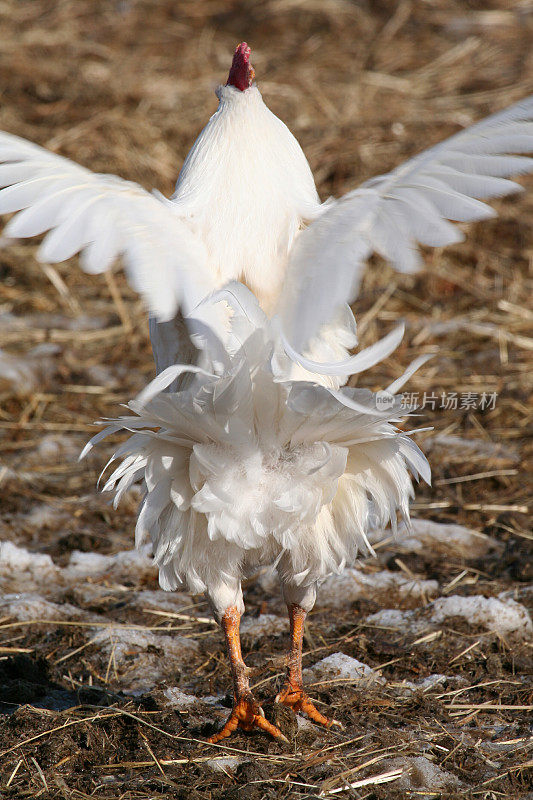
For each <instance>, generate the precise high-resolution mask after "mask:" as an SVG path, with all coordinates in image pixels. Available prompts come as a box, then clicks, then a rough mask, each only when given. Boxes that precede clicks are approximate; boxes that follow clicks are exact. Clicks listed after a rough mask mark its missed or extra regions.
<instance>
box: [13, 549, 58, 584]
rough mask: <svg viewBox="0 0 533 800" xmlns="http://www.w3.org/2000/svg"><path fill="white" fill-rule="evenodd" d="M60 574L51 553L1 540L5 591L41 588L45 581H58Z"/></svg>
mask: <svg viewBox="0 0 533 800" xmlns="http://www.w3.org/2000/svg"><path fill="white" fill-rule="evenodd" d="M59 575H60V569H59V568H58V567H56V565H55V564H54V562H53V561H52V559H51V558H50V556H49V555H46V554H45V553H32V552H31V551H29V550H27V549H26V548H25V547H18V546H17V545H16V544H14V543H13V542H0V588H1V589H2V590H3V591H4V592H7V591H13V589H14V590H25V591H29V590H30V589H35V588H40V587H41V586H42V585H43V582H44V583H46V584H48V583H50V582H53V583H55V582H57V580H58V578H59Z"/></svg>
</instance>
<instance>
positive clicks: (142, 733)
mask: <svg viewBox="0 0 533 800" xmlns="http://www.w3.org/2000/svg"><path fill="white" fill-rule="evenodd" d="M0 30H1V34H0V35H1V37H2V47H1V48H0V50H1V52H0V80H1V85H2V103H1V106H0V128H2V129H5V130H8V131H11V132H13V133H17V134H19V135H22V136H25V137H28V138H30V139H33V140H34V141H36V142H39V143H41V144H44V145H46V146H48V147H50V148H52V149H53V150H55V151H57V152H59V153H62V154H64V155H67V156H70V157H72V158H75V159H77V160H79V161H80V162H81V163H83V164H84V165H86V166H89V167H91V168H93V169H95V170H98V171H102V172H116V173H118V174H120V175H122V176H123V177H126V178H129V179H131V180H137V181H139V182H141V183H143V185H145V186H147V187H149V188H150V187H156V188H158V189H159V190H161V191H163V192H165V193H167V194H168V193H170V192H171V190H172V187H173V182H174V180H175V178H176V175H177V172H178V170H179V166H180V163H181V161H182V159H183V157H184V156H185V154H186V152H187V150H188V149H189V147H190V146H191V144H192V142H193V140H194V138H195V136H196V134H197V132H198V131H199V129H200V128H201V126H202V125H203V124H204V123H205V121H206V120H207V118H208V116H209V114H210V113H212V112H213V111H214V109H215V107H216V99H215V96H214V94H213V89H214V88H215V86H216V84H217V83H218V82H219V81H221V80H223V79H224V77H225V74H226V73H227V69H228V66H229V62H230V58H231V53H232V50H233V49H234V47H235V45H236V44H237V43H238V42H239V41H241V40H243V39H245V40H247V41H248V43H249V44H250V45H251V46H252V51H253V58H252V61H253V64H254V67H255V69H256V72H257V76H258V81H259V85H260V88H261V89H262V91H263V94H264V96H265V99H266V101H267V103H268V104H269V105H270V107H271V108H272V109H273V110H274V112H275V113H277V114H278V115H279V116H280V117H281V118H282V119H284V120H285V121H286V122H287V123H288V124H289V126H290V127H291V129H292V130H293V131H294V133H295V134H296V136H297V137H298V138H299V140H300V142H301V143H302V146H303V147H304V150H305V152H306V154H307V156H308V158H309V160H310V163H311V166H312V168H313V170H314V172H315V175H316V178H317V185H318V188H319V191H320V193H321V196H322V197H323V198H325V197H327V196H328V195H329V194H339V193H342V192H344V191H346V190H348V189H350V188H353V187H355V186H356V185H357V184H358V183H359V182H360V181H361V180H363V179H366V178H368V177H370V176H371V175H373V174H377V173H379V172H383V171H385V170H387V169H390V168H391V167H393V166H395V165H396V164H398V163H400V162H401V161H402V160H403V159H405V158H406V157H408V156H409V155H412V154H414V153H416V152H417V151H419V150H421V149H423V148H424V147H426V146H428V145H430V144H432V143H435V142H437V141H439V140H440V139H442V138H443V137H445V136H446V135H449V134H452V133H453V132H455V131H457V130H460V129H461V128H463V127H464V126H466V125H468V124H469V123H470V122H472V121H474V120H477V119H479V118H481V117H483V116H485V115H486V114H488V113H491V112H492V111H496V110H498V109H500V108H503V107H505V106H506V105H508V104H509V103H511V102H514V101H516V100H518V99H520V98H521V97H524V96H526V95H527V94H530V93H531V92H532V91H533V81H532V79H531V75H532V74H533V72H532V67H533V56H532V48H531V41H532V33H533V13H532V8H531V5H530V4H529V3H525V2H522V0H520V2H516V0H507V2H499V3H498V2H492V3H491V2H486V3H483V4H482V3H481V2H476V0H470V2H468V3H465V2H459V0H457V1H456V2H453V0H433V1H432V2H424V3H415V2H410V0H401V2H399V3H396V2H372V3H371V2H349V1H348V0H324V1H323V2H322V3H315V2H303V1H302V2H299V1H298V0H297V1H294V0H267V2H264V3H257V4H254V3H250V2H230V3H226V2H222V0H195V2H182V3H179V2H175V0H172V2H171V0H161V2H156V1H155V0H151V1H149V0H139V2H135V0H129V1H128V0H127V1H126V2H115V3H109V2H104V1H103V0H100V1H98V2H96V1H95V2H91V3H84V2H81V0H78V2H75V1H74V0H63V2H61V3H57V2H52V0H33V1H32V2H21V1H20V0H18V2H17V0H6V1H5V2H3V3H1V4H0ZM521 182H522V183H523V185H524V186H525V188H526V189H527V191H526V192H524V193H523V194H522V195H520V196H516V197H513V198H511V199H509V200H506V201H505V202H501V203H497V204H496V207H497V209H498V212H499V217H498V219H495V220H494V221H489V222H485V223H483V224H480V225H476V226H471V227H470V228H468V229H465V230H466V232H467V240H466V242H465V243H464V244H461V245H458V246H456V247H453V248H448V249H447V250H445V251H428V252H427V253H425V260H426V265H427V269H426V271H424V272H423V273H421V274H420V275H418V276H416V277H407V276H402V275H396V274H393V272H392V271H391V270H390V269H389V268H388V267H387V266H386V265H385V264H384V263H382V262H381V261H379V260H378V259H375V260H373V261H372V263H371V264H370V266H369V270H368V272H367V277H366V280H365V283H364V286H363V291H362V293H361V295H360V297H359V298H358V300H357V302H356V304H355V306H354V311H355V314H356V318H357V320H358V324H359V332H360V339H361V342H362V343H363V344H370V343H372V342H373V341H375V339H376V338H378V336H379V335H383V333H385V332H387V331H388V330H390V327H391V325H392V324H393V322H394V321H395V320H397V319H399V318H401V319H404V320H405V321H406V325H407V334H406V340H405V344H404V345H402V347H401V348H400V350H399V351H397V353H395V354H394V355H393V356H391V357H390V358H389V359H387V361H386V362H385V363H384V364H383V365H382V366H381V367H380V368H378V369H376V370H374V371H373V372H372V373H370V375H367V376H365V378H364V380H365V382H366V385H368V386H370V387H371V388H373V389H377V388H379V387H381V386H384V385H387V383H389V382H390V381H391V380H392V379H393V378H394V377H397V376H398V375H399V374H401V372H402V370H403V368H405V366H406V365H407V364H408V363H409V362H410V361H411V360H412V358H413V357H414V356H415V355H418V354H419V353H420V352H434V353H435V354H436V355H435V358H434V359H433V360H432V361H430V362H429V363H428V364H426V365H425V366H424V367H423V368H422V369H421V370H420V372H419V373H418V374H417V375H416V376H414V377H413V379H412V380H411V382H410V385H409V387H408V390H409V391H410V392H414V393H418V395H419V400H421V401H422V402H423V401H424V399H425V405H424V408H423V410H422V412H421V416H420V418H419V419H417V420H416V424H417V426H419V427H424V428H425V427H428V426H432V428H433V430H432V431H426V432H423V433H420V434H419V435H418V437H417V440H418V442H419V443H420V445H421V446H422V448H423V449H424V450H425V452H426V453H427V454H428V458H429V460H430V462H431V466H432V470H433V485H432V487H428V486H420V487H419V488H418V490H417V497H416V501H415V503H414V506H413V516H414V517H415V519H416V522H415V525H414V531H413V533H412V534H408V533H406V534H405V535H404V536H403V538H402V539H401V540H400V541H399V542H395V541H393V540H392V539H391V537H390V536H389V535H388V534H385V538H384V539H382V540H381V541H380V542H378V544H377V545H376V553H377V555H376V558H375V559H368V560H366V561H365V562H363V563H360V564H358V565H357V566H356V568H355V569H354V570H352V571H349V572H347V573H346V574H345V575H344V576H342V578H341V579H336V580H332V581H330V582H328V583H327V584H326V585H325V586H324V587H323V588H322V591H321V593H320V598H319V601H318V603H317V606H316V609H315V611H314V612H313V613H312V614H311V615H310V617H309V620H308V625H307V630H306V640H305V656H304V666H305V667H306V668H308V669H309V672H308V673H307V681H308V684H309V687H310V688H309V692H310V694H311V695H312V697H313V698H316V699H317V701H318V702H319V708H321V709H324V710H326V709H329V712H330V713H332V714H333V715H334V716H335V718H336V719H338V720H339V721H341V722H342V724H343V726H344V728H343V730H342V731H339V730H337V729H334V730H330V731H324V730H321V729H318V728H316V727H314V726H312V725H310V724H307V725H306V724H305V723H302V722H300V723H299V724H298V723H297V721H296V719H295V718H294V717H291V716H290V714H288V715H287V716H286V718H284V719H281V720H279V724H280V725H281V726H282V727H283V729H284V730H285V732H286V734H287V736H288V738H289V739H290V742H291V744H290V746H287V747H282V746H280V745H278V744H276V743H274V742H270V741H269V740H268V739H266V738H264V737H263V736H259V735H258V736H248V735H246V734H239V735H237V736H235V737H234V738H233V739H232V740H231V741H229V742H228V743H227V745H219V746H212V745H208V744H206V743H205V738H206V736H207V735H209V734H210V733H211V732H212V731H213V730H214V727H215V726H218V725H220V724H221V721H222V719H223V718H224V716H225V714H227V708H226V706H227V703H228V699H227V692H228V690H229V687H230V681H229V672H228V667H227V663H226V660H225V658H224V654H223V651H222V639H221V636H220V633H219V631H218V630H217V628H216V626H214V625H213V623H212V621H211V619H210V616H209V613H208V608H207V606H206V605H205V603H204V602H203V600H202V598H200V597H195V598H190V597H188V596H186V595H182V594H174V595H172V594H164V593H163V592H161V591H159V590H158V585H157V576H156V574H155V571H154V569H153V568H152V566H151V564H150V560H149V557H148V555H147V554H146V553H140V554H138V555H135V554H132V553H131V552H130V551H131V548H132V547H133V529H134V522H135V511H136V505H137V500H138V493H137V494H136V493H135V492H132V493H131V494H130V496H129V497H128V498H127V499H126V501H125V502H124V503H123V504H122V505H121V507H120V508H119V509H118V510H117V511H114V510H113V509H112V508H111V507H110V506H109V505H108V503H107V500H106V498H104V497H102V496H101V495H99V494H97V491H96V488H95V483H96V478H97V475H98V473H99V471H100V469H101V468H102V466H103V465H104V464H105V462H106V457H108V456H109V455H110V454H111V452H112V449H113V443H112V442H110V443H109V444H107V445H106V447H102V448H100V449H99V450H98V451H96V452H95V454H94V455H93V456H91V458H90V459H89V460H88V462H82V463H78V461H77V456H78V453H79V451H80V449H81V447H82V446H83V444H84V442H85V441H86V440H87V438H88V437H89V436H90V435H91V434H92V433H93V432H94V427H93V425H92V423H93V421H94V420H97V419H99V418H100V417H105V416H114V415H115V414H116V412H117V408H118V406H119V404H120V403H123V402H125V401H126V400H128V399H130V398H131V397H132V396H133V395H134V394H135V393H136V392H137V391H138V390H140V388H141V387H142V386H143V385H144V384H145V383H146V381H147V379H149V378H150V377H151V376H152V375H153V365H152V360H151V354H150V348H149V342H148V336H147V324H146V319H145V315H144V312H143V310H142V308H141V305H140V302H139V300H138V299H137V298H136V297H135V296H134V294H133V293H132V292H131V291H130V290H129V288H128V287H127V284H126V282H125V280H124V278H123V276H122V274H121V273H120V272H117V273H115V274H114V276H113V277H112V278H109V279H107V280H106V279H105V278H102V277H97V276H96V277H89V276H86V275H83V274H82V273H81V272H80V271H79V270H78V268H77V265H76V263H75V261H73V262H72V263H66V264H61V265H58V266H57V267H53V268H46V269H45V268H43V267H42V266H39V265H38V264H37V262H36V261H35V259H34V256H35V247H34V246H33V244H31V245H28V244H24V243H16V244H14V245H12V246H10V247H9V248H7V249H3V250H1V251H0V273H1V276H2V283H1V286H0V342H1V348H2V351H1V352H0V375H1V376H2V377H1V378H0V399H1V407H0V431H1V434H2V437H3V438H2V439H1V440H0V483H1V492H2V497H1V522H0V540H2V544H0V548H1V549H0V581H1V583H0V586H1V591H2V595H1V597H0V748H1V749H0V794H1V795H2V797H6V798H18V797H21V798H22V797H29V796H34V797H41V798H48V797H50V798H85V797H91V798H99V800H103V799H104V798H105V800H108V799H111V798H128V799H129V798H132V800H133V798H136V799H139V800H145V799H146V800H147V798H158V800H159V798H180V797H187V798H189V800H200V799H201V800H204V798H205V800H207V798H219V797H220V798H221V797H227V798H244V797H246V798H250V800H252V798H253V799H254V800H255V798H262V797H267V796H268V797H272V796H274V797H297V796H301V797H303V796H307V797H315V796H324V797H327V796H332V797H335V796H339V797H352V798H359V799H360V800H363V799H364V800H373V799H374V798H376V800H377V799H378V798H398V799H399V798H418V799H420V798H448V799H449V800H451V799H452V798H459V797H461V798H483V799H484V800H497V798H512V800H515V798H516V799H518V798H526V797H530V798H531V797H532V796H533V795H532V793H531V783H529V782H528V781H530V780H531V765H532V763H533V762H532V760H531V750H530V749H529V750H528V746H529V747H530V745H531V738H528V737H530V733H531V732H530V729H529V722H530V718H531V711H532V710H533V706H532V697H531V681H530V678H528V671H529V672H530V665H531V647H530V645H531V627H530V625H531V623H530V620H529V618H528V614H527V610H526V607H527V605H528V601H529V602H530V601H531V596H532V595H531V561H530V555H531V548H530V545H531V533H530V532H529V531H530V528H529V527H528V516H527V512H528V508H527V503H528V501H529V499H530V497H531V487H530V486H529V487H528V483H527V478H528V474H529V473H528V468H529V472H530V471H531V454H532V450H531V440H530V439H528V438H527V431H528V425H529V424H530V422H531V410H530V408H531V407H530V406H529V407H528V401H530V400H531V366H530V359H529V358H528V357H529V356H530V353H531V349H532V344H533V342H532V339H531V338H529V336H530V331H531V321H532V319H533V312H532V311H531V309H530V308H528V307H527V306H528V300H529V299H530V297H531V288H532V287H531V275H530V272H529V269H530V263H531V258H532V254H533V236H532V232H531V218H532V210H533V192H532V190H533V183H532V181H531V180H530V179H524V180H522V181H521ZM453 392H456V393H457V401H458V402H457V407H456V408H454V407H453V406H454V401H453V398H452V399H450V393H453ZM424 393H425V398H424ZM426 521H429V524H427V523H426ZM431 523H434V524H431ZM454 525H455V526H462V527H459V528H454V527H451V526H454ZM246 604H247V615H248V619H247V621H246V623H245V629H244V634H243V645H244V650H245V652H246V654H247V661H248V663H249V665H250V667H251V669H252V682H253V683H254V684H256V685H257V689H256V691H257V694H258V696H259V697H260V698H261V700H262V702H263V703H264V708H265V713H266V714H267V716H270V717H271V718H272V717H273V716H275V708H274V707H273V706H272V703H271V700H272V698H273V697H274V696H275V693H276V691H277V689H279V687H280V685H281V680H282V673H283V654H284V651H285V648H286V647H287V643H288V632H287V627H286V624H285V620H284V614H283V608H282V605H281V603H280V600H279V593H278V591H277V588H276V587H275V585H273V583H272V581H271V579H270V578H269V576H268V575H264V574H262V575H258V576H256V577H255V578H254V579H253V580H251V581H250V583H249V585H248V587H247V591H246ZM528 767H529V772H528Z"/></svg>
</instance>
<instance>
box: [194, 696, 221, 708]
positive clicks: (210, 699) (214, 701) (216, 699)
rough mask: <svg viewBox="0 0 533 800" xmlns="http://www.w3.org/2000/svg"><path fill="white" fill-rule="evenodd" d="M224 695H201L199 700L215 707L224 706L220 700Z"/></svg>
mask: <svg viewBox="0 0 533 800" xmlns="http://www.w3.org/2000/svg"><path fill="white" fill-rule="evenodd" d="M225 697H226V695H224V694H217V695H215V694H208V695H206V696H205V697H201V698H200V701H201V702H202V703H205V705H206V706H213V707H214V708H216V707H218V708H224V707H225V706H224V705H223V703H222V701H223V700H224V698H225Z"/></svg>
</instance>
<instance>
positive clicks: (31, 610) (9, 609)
mask: <svg viewBox="0 0 533 800" xmlns="http://www.w3.org/2000/svg"><path fill="white" fill-rule="evenodd" d="M0 612H1V614H2V616H9V617H14V618H15V619H18V620H20V621H22V622H25V621H28V620H38V619H44V620H53V619H80V617H84V616H85V614H84V612H83V610H82V609H80V608H77V607H76V606H73V605H70V603H61V604H59V603H51V602H50V601H49V600H46V599H45V598H44V597H43V596H42V595H40V594H33V593H22V594H5V595H4V596H3V597H2V598H0Z"/></svg>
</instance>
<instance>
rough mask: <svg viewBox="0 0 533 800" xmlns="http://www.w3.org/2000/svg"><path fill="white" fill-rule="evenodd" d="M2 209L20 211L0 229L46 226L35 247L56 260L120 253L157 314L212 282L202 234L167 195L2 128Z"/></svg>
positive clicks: (199, 294) (168, 313) (101, 258)
mask: <svg viewBox="0 0 533 800" xmlns="http://www.w3.org/2000/svg"><path fill="white" fill-rule="evenodd" d="M0 187H4V188H1V189H0V214H8V213H12V212H19V213H18V214H16V215H15V216H14V217H13V218H12V219H11V220H10V221H9V223H8V224H7V226H6V228H5V230H4V237H7V238H9V237H12V238H24V237H29V236H36V235H38V234H41V233H44V232H45V231H50V232H49V233H48V235H47V236H46V237H45V239H44V241H43V243H42V245H41V247H40V249H39V253H38V257H39V259H40V260H41V261H45V262H52V263H54V262H58V261H64V260H65V259H67V258H70V257H71V256H73V255H75V254H76V253H80V254H81V265H82V268H83V269H84V270H85V271H86V272H91V273H98V272H104V271H105V270H107V269H109V268H110V267H111V265H112V264H113V262H114V261H115V260H116V259H117V258H118V257H119V256H121V257H122V259H123V261H124V264H125V267H126V271H127V275H128V278H129V281H130V283H131V285H132V286H133V288H134V289H135V290H136V291H137V292H139V293H140V294H141V295H142V296H143V298H144V300H145V302H146V305H147V306H148V309H149V310H150V312H151V313H152V314H154V315H155V316H156V317H157V318H158V319H159V320H162V321H163V320H169V319H171V318H172V317H173V316H174V315H175V314H176V312H177V309H178V307H180V306H181V307H182V308H183V310H184V312H185V313H188V312H189V311H190V310H191V309H192V308H194V306H196V304H197V303H198V302H199V301H200V300H201V299H202V298H203V297H204V296H205V295H206V294H208V293H209V292H210V291H212V290H213V288H214V286H213V283H212V279H211V277H210V273H209V270H208V268H207V266H206V256H205V252H204V249H203V246H202V244H201V242H200V241H199V240H198V239H197V238H196V237H195V236H194V234H193V233H192V231H191V230H190V229H189V228H188V227H187V225H186V223H185V222H184V221H183V220H182V219H180V217H179V216H178V214H177V212H176V211H175V209H173V205H172V203H171V201H168V200H166V199H165V198H163V197H162V196H160V197H157V196H155V195H154V194H150V193H149V192H147V191H145V190H144V189H143V188H142V187H141V186H139V185H138V184H136V183H131V182H130V181H126V180H122V179H121V178H117V177H116V176H114V175H102V174H97V173H93V172H91V171H90V170H88V169H85V168H84V167H81V166H79V165H78V164H75V163H74V162H72V161H69V160H68V159H67V158H63V157H62V156H58V155H55V154H54V153H50V152H48V151H47V150H45V149H43V148H42V147H39V146H38V145H35V144H32V143H31V142H28V141H26V140H24V139H20V138H19V137H17V136H13V135H11V134H9V133H3V132H0Z"/></svg>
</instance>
